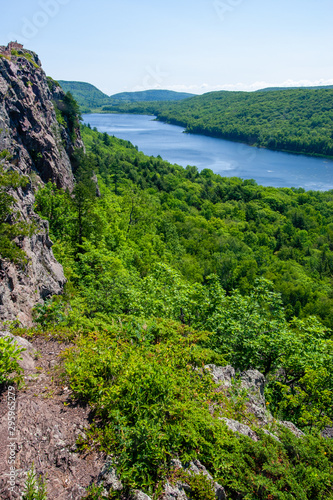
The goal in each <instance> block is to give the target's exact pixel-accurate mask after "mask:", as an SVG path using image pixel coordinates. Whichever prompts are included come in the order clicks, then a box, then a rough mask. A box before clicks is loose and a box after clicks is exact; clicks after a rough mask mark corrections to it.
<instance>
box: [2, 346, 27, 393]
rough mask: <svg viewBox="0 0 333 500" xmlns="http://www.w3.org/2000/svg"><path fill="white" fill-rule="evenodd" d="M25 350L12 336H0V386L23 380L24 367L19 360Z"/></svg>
mask: <svg viewBox="0 0 333 500" xmlns="http://www.w3.org/2000/svg"><path fill="white" fill-rule="evenodd" d="M23 351H25V349H23V348H21V347H18V345H17V343H16V342H15V341H13V339H12V338H10V337H0V387H1V386H3V385H4V384H8V383H11V382H20V381H21V380H22V372H23V369H22V368H21V367H20V365H19V363H18V362H19V360H20V359H22V356H21V353H22V352H23Z"/></svg>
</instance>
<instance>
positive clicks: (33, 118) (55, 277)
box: [0, 47, 84, 325]
mask: <svg viewBox="0 0 333 500" xmlns="http://www.w3.org/2000/svg"><path fill="white" fill-rule="evenodd" d="M59 103H61V104H62V105H63V110H64V106H66V96H65V94H64V93H63V91H62V90H61V88H60V87H59V86H58V85H57V84H56V83H55V82H53V81H52V80H50V79H48V78H47V77H46V75H45V72H44V71H43V69H42V68H41V62H40V60H39V58H38V56H37V55H36V54H35V53H34V52H31V51H28V50H25V49H21V50H19V51H16V50H13V51H11V52H9V51H8V50H7V51H6V48H5V47H0V167H3V168H4V170H13V171H17V172H19V173H20V174H22V175H25V176H28V177H29V179H30V183H29V185H28V186H27V187H26V188H24V189H23V188H19V189H17V190H15V191H13V192H12V193H11V194H12V196H13V197H14V198H15V209H16V211H17V212H19V214H20V217H21V218H22V219H23V220H25V221H26V222H28V223H30V222H33V223H34V225H35V228H36V230H35V231H34V234H33V235H32V236H31V237H25V238H21V241H17V243H18V244H19V245H20V247H21V248H22V249H23V250H24V251H25V253H26V256H27V258H28V265H27V266H26V268H22V266H19V265H14V264H13V263H11V262H8V261H5V260H4V259H2V258H1V256H0V321H4V320H15V319H18V320H19V321H20V323H21V324H23V325H29V324H30V323H31V309H32V307H33V306H34V305H35V304H36V303H38V302H41V301H42V300H44V299H45V298H47V297H48V296H51V295H53V294H59V293H61V291H62V289H63V286H64V283H65V277H64V274H63V270H62V267H61V266H60V264H59V263H58V262H57V261H56V260H55V258H54V256H53V253H52V249H51V247H52V242H51V241H50V238H49V235H48V225H47V223H46V222H45V221H42V220H41V219H40V217H38V216H37V215H36V214H35V213H34V210H33V206H34V201H35V199H34V192H35V190H36V188H37V187H38V186H40V185H42V184H43V183H45V182H48V181H52V182H55V183H56V184H57V186H58V187H61V188H64V189H66V188H68V189H69V190H72V189H73V186H74V178H73V173H72V165H71V157H72V155H73V153H74V151H75V150H76V149H78V148H83V147H84V146H83V143H82V140H81V137H80V133H79V129H78V127H77V126H73V123H72V124H71V125H72V126H70V125H69V123H68V121H66V115H65V114H64V113H63V114H62V112H63V110H61V106H59ZM57 105H58V106H57ZM65 111H66V110H65ZM63 115H64V116H65V118H64V117H63ZM76 123H77V121H76ZM1 152H2V153H3V155H2V156H3V159H2V160H1ZM7 152H8V153H7Z"/></svg>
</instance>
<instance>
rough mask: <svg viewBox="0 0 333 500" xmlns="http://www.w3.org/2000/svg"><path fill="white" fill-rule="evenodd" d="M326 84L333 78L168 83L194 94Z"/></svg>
mask: <svg viewBox="0 0 333 500" xmlns="http://www.w3.org/2000/svg"><path fill="white" fill-rule="evenodd" d="M324 85H333V79H329V80H325V79H320V80H298V81H295V80H285V81H284V82H265V81H257V82H254V83H241V82H239V83H222V84H221V85H209V84H208V83H202V84H201V85H168V89H169V90H175V91H177V92H191V93H193V94H203V93H205V92H213V91H217V90H241V91H248V92H251V91H254V90H259V89H265V88H267V87H317V86H324Z"/></svg>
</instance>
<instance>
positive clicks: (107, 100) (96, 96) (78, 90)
mask: <svg viewBox="0 0 333 500" xmlns="http://www.w3.org/2000/svg"><path fill="white" fill-rule="evenodd" d="M59 83H60V85H61V87H62V88H63V89H64V91H65V92H71V94H72V95H73V96H74V98H75V99H76V100H77V102H78V104H79V105H80V109H81V112H82V113H89V112H92V111H95V110H98V111H100V110H101V109H103V108H105V107H106V108H108V107H110V110H111V111H114V109H113V105H116V106H117V105H118V104H119V103H127V102H131V103H132V102H135V103H136V102H138V103H140V102H141V101H178V100H182V99H186V98H188V97H192V96H193V95H194V94H188V93H186V92H173V91H171V90H159V89H157V90H156V89H153V90H144V91H142V92H121V93H119V94H114V95H112V96H110V97H109V96H107V95H106V94H104V93H103V92H101V91H100V90H98V89H97V88H96V87H95V86H94V85H91V84H89V83H84V82H67V81H63V80H59ZM104 110H105V109H104ZM106 111H107V109H106Z"/></svg>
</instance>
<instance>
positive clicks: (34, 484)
mask: <svg viewBox="0 0 333 500" xmlns="http://www.w3.org/2000/svg"><path fill="white" fill-rule="evenodd" d="M22 499H23V500H47V491H46V481H45V480H44V479H43V477H42V476H38V477H37V475H36V471H35V467H34V464H32V467H31V469H30V470H29V471H28V476H27V480H26V483H25V491H24V493H23V496H22Z"/></svg>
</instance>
